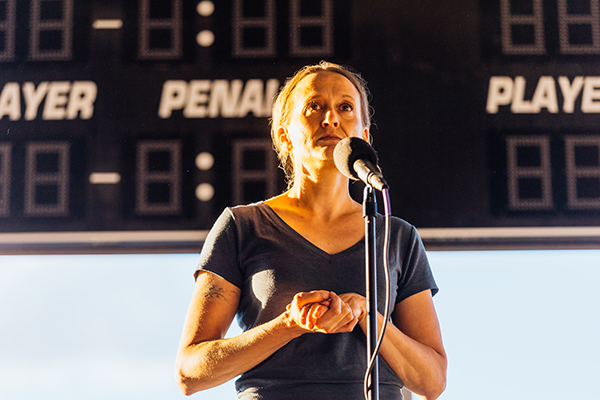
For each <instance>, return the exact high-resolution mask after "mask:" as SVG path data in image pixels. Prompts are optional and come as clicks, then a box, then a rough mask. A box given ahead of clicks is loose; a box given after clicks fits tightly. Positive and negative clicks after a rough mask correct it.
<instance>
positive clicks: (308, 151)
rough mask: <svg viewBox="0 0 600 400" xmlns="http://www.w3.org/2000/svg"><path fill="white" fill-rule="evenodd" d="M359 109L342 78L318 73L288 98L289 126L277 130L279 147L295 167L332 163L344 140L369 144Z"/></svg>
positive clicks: (357, 98)
mask: <svg viewBox="0 0 600 400" xmlns="http://www.w3.org/2000/svg"><path fill="white" fill-rule="evenodd" d="M360 106H361V104H360V94H359V92H358V90H357V89H356V87H355V86H354V85H353V84H352V82H350V81H349V80H348V79H347V78H346V77H345V76H343V75H341V74H338V73H336V72H331V71H320V72H317V73H314V74H310V75H308V76H306V77H305V78H303V79H302V80H301V81H300V82H299V83H298V85H297V86H296V88H295V89H294V91H293V92H292V95H291V107H292V110H291V113H290V119H289V122H288V125H287V126H282V127H279V129H278V134H279V138H280V140H281V143H282V146H283V147H284V148H285V149H286V150H288V151H291V152H292V154H293V158H294V162H295V163H296V166H299V165H298V163H299V162H300V163H306V162H310V161H311V160H312V161H325V160H329V161H333V149H334V148H335V146H336V145H337V144H338V142H339V141H341V140H342V139H344V138H347V137H360V138H362V139H364V140H368V137H369V131H368V128H366V127H365V126H363V124H362V118H361V115H360V110H361V107H360ZM296 171H298V169H296Z"/></svg>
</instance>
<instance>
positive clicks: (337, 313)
mask: <svg viewBox="0 0 600 400" xmlns="http://www.w3.org/2000/svg"><path fill="white" fill-rule="evenodd" d="M311 309H312V314H311V313H309V314H308V316H309V317H312V319H311V318H309V319H308V320H307V325H308V326H310V327H311V329H312V330H313V331H316V332H322V333H338V332H350V331H352V329H354V326H355V325H356V323H357V322H358V319H357V317H356V316H355V315H354V312H353V311H352V308H351V307H350V306H349V305H348V304H346V303H345V302H344V301H343V300H342V299H341V298H340V297H339V296H338V295H336V294H335V293H334V292H330V304H329V306H328V307H325V306H323V305H321V304H319V305H316V306H314V307H311Z"/></svg>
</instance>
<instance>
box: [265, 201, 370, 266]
mask: <svg viewBox="0 0 600 400" xmlns="http://www.w3.org/2000/svg"><path fill="white" fill-rule="evenodd" d="M257 206H258V207H260V209H261V210H263V212H264V214H265V216H266V217H267V218H268V219H269V220H270V221H271V222H272V223H273V224H274V225H276V226H277V227H278V228H280V229H281V230H282V231H283V232H285V234H287V235H288V236H289V237H291V238H292V239H293V240H295V241H296V242H298V243H300V244H301V245H303V246H304V247H306V248H307V249H309V250H311V251H312V252H314V253H316V254H319V255H320V256H321V257H324V258H327V259H333V258H341V257H344V256H346V255H347V254H350V253H353V252H355V251H357V250H360V249H362V248H364V243H365V238H364V236H363V237H362V238H361V239H360V240H359V241H358V242H356V243H355V244H353V245H352V246H350V247H348V248H346V249H344V250H342V251H340V252H337V253H333V254H332V253H328V252H326V251H325V250H323V249H321V248H320V247H318V246H316V245H315V244H314V243H312V242H311V241H310V240H308V239H306V238H305V237H304V236H302V235H301V234H300V233H298V232H297V231H296V230H295V229H294V228H292V227H291V226H289V225H288V223H287V222H285V221H284V220H283V219H282V218H281V217H280V216H279V214H277V213H276V212H275V210H273V208H271V206H270V205H268V204H267V203H265V202H259V203H257ZM379 229H380V227H379V224H377V227H376V230H377V231H379Z"/></svg>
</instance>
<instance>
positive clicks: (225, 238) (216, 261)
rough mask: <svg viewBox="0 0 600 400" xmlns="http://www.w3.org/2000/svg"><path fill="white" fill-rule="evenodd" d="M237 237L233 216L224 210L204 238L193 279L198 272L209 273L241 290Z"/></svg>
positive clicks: (229, 211) (241, 280)
mask: <svg viewBox="0 0 600 400" xmlns="http://www.w3.org/2000/svg"><path fill="white" fill-rule="evenodd" d="M237 236H238V235H237V229H236V224H235V219H234V216H233V214H232V212H231V210H230V209H229V208H226V209H225V210H224V211H223V212H222V213H221V215H220V216H219V218H218V219H217V221H216V222H215V224H214V225H213V227H212V228H211V230H210V232H209V233H208V236H207V237H206V240H205V242H204V245H203V246H202V252H201V253H200V261H199V263H198V267H197V268H196V271H195V272H194V278H197V277H198V273H199V272H200V271H210V272H212V273H214V274H217V275H218V276H220V277H221V278H223V279H225V280H226V281H228V282H230V283H231V284H233V285H235V286H237V287H238V288H241V287H242V283H243V279H242V275H241V273H240V269H239V267H238V265H239V263H238V238H237Z"/></svg>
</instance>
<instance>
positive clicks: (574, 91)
mask: <svg viewBox="0 0 600 400" xmlns="http://www.w3.org/2000/svg"><path fill="white" fill-rule="evenodd" d="M583 82H584V79H583V76H576V77H575V79H573V83H572V84H571V83H570V82H569V78H567V77H566V76H559V77H558V84H559V86H560V91H561V92H562V94H563V98H564V100H563V101H564V103H563V112H565V113H567V114H572V113H574V112H575V100H577V96H579V93H580V92H581V88H583Z"/></svg>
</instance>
